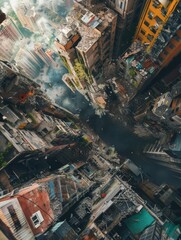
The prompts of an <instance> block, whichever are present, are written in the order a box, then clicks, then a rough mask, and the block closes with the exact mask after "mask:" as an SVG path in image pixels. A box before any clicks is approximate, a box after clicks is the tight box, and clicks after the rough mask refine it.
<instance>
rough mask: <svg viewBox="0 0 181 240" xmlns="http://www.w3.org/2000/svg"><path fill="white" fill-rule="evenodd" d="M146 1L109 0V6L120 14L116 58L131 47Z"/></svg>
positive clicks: (115, 50) (116, 39) (115, 49)
mask: <svg viewBox="0 0 181 240" xmlns="http://www.w3.org/2000/svg"><path fill="white" fill-rule="evenodd" d="M145 2H146V1H143V0H142V1H140V0H136V1H135V0H121V1H119V0H116V1H113V0H107V1H106V3H107V5H108V6H109V7H110V8H111V9H113V10H114V11H115V12H116V13H117V14H118V19H117V25H116V37H115V42H114V58H117V57H118V56H119V55H120V54H122V53H124V51H125V50H126V49H127V48H128V47H129V46H130V45H131V42H132V40H133V37H134V33H135V30H136V26H137V23H138V21H139V17H140V14H141V11H142V8H143V6H144V4H145Z"/></svg>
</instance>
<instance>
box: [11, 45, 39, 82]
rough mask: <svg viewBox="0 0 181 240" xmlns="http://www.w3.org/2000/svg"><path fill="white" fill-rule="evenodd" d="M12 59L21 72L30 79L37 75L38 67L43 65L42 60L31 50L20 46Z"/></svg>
mask: <svg viewBox="0 0 181 240" xmlns="http://www.w3.org/2000/svg"><path fill="white" fill-rule="evenodd" d="M14 60H15V62H16V65H17V67H18V68H19V69H20V70H21V72H23V73H24V74H25V75H26V76H28V77H29V78H31V79H34V78H35V77H37V76H38V74H39V72H40V69H41V67H42V66H43V62H42V60H41V59H40V58H39V57H38V56H37V55H36V53H35V52H34V51H33V50H26V49H23V48H20V49H19V51H18V53H17V54H16V57H15V59H14Z"/></svg>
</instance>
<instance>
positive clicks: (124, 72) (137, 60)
mask: <svg viewBox="0 0 181 240" xmlns="http://www.w3.org/2000/svg"><path fill="white" fill-rule="evenodd" d="M145 50H146V46H145V45H143V44H142V43H141V42H140V41H138V40H137V41H135V42H133V43H132V45H131V46H130V47H129V48H128V49H127V50H126V52H125V53H124V55H123V56H122V57H121V58H119V60H118V64H119V65H118V66H119V68H120V70H119V71H120V74H121V79H118V80H117V81H116V83H118V84H117V85H118V89H120V88H121V91H119V93H120V95H122V96H123V98H122V101H123V102H127V103H128V102H131V101H132V100H133V99H134V98H135V96H136V95H137V94H138V93H139V92H140V91H142V89H143V88H144V87H145V85H146V86H147V84H149V83H150V82H152V80H153V79H154V78H155V76H156V75H157V74H158V72H159V65H158V64H157V63H156V62H154V61H153V59H152V58H151V56H150V55H149V54H146V53H145ZM142 104H143V102H142Z"/></svg>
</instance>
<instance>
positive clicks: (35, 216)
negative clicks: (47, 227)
mask: <svg viewBox="0 0 181 240" xmlns="http://www.w3.org/2000/svg"><path fill="white" fill-rule="evenodd" d="M31 221H32V222H33V224H34V227H35V228H38V227H39V226H40V224H41V223H42V222H43V221H44V218H43V216H42V214H41V212H40V211H37V212H36V213H34V214H33V215H32V216H31Z"/></svg>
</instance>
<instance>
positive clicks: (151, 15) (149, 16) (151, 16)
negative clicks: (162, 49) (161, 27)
mask: <svg viewBox="0 0 181 240" xmlns="http://www.w3.org/2000/svg"><path fill="white" fill-rule="evenodd" d="M153 16H154V14H153V13H152V12H151V11H149V12H148V18H149V19H150V20H151V19H153Z"/></svg>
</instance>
